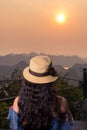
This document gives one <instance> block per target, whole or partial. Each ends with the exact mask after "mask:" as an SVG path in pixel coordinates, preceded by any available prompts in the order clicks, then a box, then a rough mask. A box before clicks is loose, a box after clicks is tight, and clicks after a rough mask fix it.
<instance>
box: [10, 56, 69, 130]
mask: <svg viewBox="0 0 87 130" xmlns="http://www.w3.org/2000/svg"><path fill="white" fill-rule="evenodd" d="M23 77H24V80H23V85H22V88H21V90H20V92H19V95H18V96H17V97H16V99H15V100H14V103H13V106H12V108H11V109H10V110H9V114H8V119H9V120H10V128H11V129H14V130H23V129H24V130H65V129H64V128H63V127H62V126H63V125H64V126H65V122H64V121H63V119H62V118H61V117H62V116H61V103H60V102H59V100H58V99H59V97H58V96H57V94H56V91H55V85H56V80H57V78H58V75H57V73H56V71H55V69H54V68H53V67H52V62H51V60H50V58H49V57H48V56H41V55H40V56H35V57H33V58H32V59H31V60H30V65H29V66H28V67H26V68H25V69H24V71H23ZM59 122H60V123H59ZM61 122H62V123H61ZM60 124H61V125H60ZM66 130H68V129H66Z"/></svg>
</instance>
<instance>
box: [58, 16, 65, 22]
mask: <svg viewBox="0 0 87 130" xmlns="http://www.w3.org/2000/svg"><path fill="white" fill-rule="evenodd" d="M56 20H57V22H59V23H63V22H64V21H65V16H64V15H63V14H60V15H58V16H57V17H56Z"/></svg>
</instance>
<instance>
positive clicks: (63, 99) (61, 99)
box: [57, 95, 67, 102]
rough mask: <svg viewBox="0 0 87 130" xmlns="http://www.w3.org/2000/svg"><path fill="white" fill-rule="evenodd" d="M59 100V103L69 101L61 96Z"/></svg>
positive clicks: (58, 97)
mask: <svg viewBox="0 0 87 130" xmlns="http://www.w3.org/2000/svg"><path fill="white" fill-rule="evenodd" d="M57 99H58V100H59V101H61V102H63V101H64V102H67V99H66V98H65V97H63V96H59V95H57Z"/></svg>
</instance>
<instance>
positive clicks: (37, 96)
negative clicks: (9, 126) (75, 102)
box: [18, 80, 59, 130]
mask: <svg viewBox="0 0 87 130" xmlns="http://www.w3.org/2000/svg"><path fill="white" fill-rule="evenodd" d="M18 107H19V124H20V125H21V126H23V127H24V129H25V130H50V127H51V121H52V118H53V114H52V111H55V113H56V115H58V113H59V104H58V100H57V94H56V91H55V82H52V83H46V84H35V83H31V82H29V81H26V80H24V81H23V86H22V88H21V90H20V92H19V101H18Z"/></svg>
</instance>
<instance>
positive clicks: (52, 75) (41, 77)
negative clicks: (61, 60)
mask: <svg viewBox="0 0 87 130" xmlns="http://www.w3.org/2000/svg"><path fill="white" fill-rule="evenodd" d="M23 76H24V78H25V79H26V80H27V81H30V82H32V83H38V84H40V83H50V82H53V81H55V80H57V78H58V75H57V73H56V71H55V69H54V68H53V67H52V62H51V60H50V58H49V57H48V56H43V55H39V56H35V57H33V58H31V60H30V65H29V66H28V67H26V68H25V69H24V70H23Z"/></svg>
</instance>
